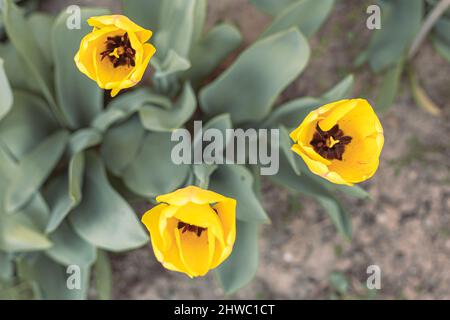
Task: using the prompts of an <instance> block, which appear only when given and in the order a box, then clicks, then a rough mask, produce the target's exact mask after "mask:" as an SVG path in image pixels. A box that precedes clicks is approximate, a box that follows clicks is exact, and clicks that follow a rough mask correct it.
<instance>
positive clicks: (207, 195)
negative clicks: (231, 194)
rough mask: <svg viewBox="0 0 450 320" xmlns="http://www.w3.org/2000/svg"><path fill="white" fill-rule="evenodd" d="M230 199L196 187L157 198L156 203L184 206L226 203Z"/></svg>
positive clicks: (189, 187)
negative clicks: (191, 203)
mask: <svg viewBox="0 0 450 320" xmlns="http://www.w3.org/2000/svg"><path fill="white" fill-rule="evenodd" d="M226 199H228V198H226V197H224V196H222V195H220V194H218V193H215V192H213V191H210V190H204V189H201V188H199V187H196V186H188V187H185V188H182V189H178V190H176V191H174V192H171V193H167V194H164V195H160V196H158V197H156V201H158V202H165V203H168V204H173V205H176V206H183V205H185V204H186V203H188V202H193V203H196V204H209V203H215V202H219V201H224V200H226Z"/></svg>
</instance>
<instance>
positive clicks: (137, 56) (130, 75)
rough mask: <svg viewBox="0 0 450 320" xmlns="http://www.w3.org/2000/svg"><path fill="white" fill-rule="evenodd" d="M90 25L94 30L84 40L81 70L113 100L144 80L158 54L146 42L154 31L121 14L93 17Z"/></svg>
mask: <svg viewBox="0 0 450 320" xmlns="http://www.w3.org/2000/svg"><path fill="white" fill-rule="evenodd" d="M88 24H89V25H90V26H92V27H94V29H93V30H92V32H91V33H89V34H88V35H86V36H85V37H84V38H83V39H82V40H81V44H80V49H79V51H78V53H77V54H76V55H75V63H76V65H77V67H78V69H79V70H80V71H81V72H82V73H84V74H85V75H87V76H88V77H89V78H91V79H92V80H94V81H96V82H97V84H98V86H99V87H100V88H102V89H107V90H111V96H112V97H114V96H116V95H117V94H118V93H119V91H120V90H122V89H126V88H131V87H133V86H135V85H136V84H137V83H138V82H139V81H141V79H142V76H143V75H144V72H145V69H146V68H147V65H148V63H149V62H150V58H151V57H152V56H153V54H154V53H155V52H156V49H155V47H153V45H151V44H150V43H146V42H147V41H148V40H149V39H150V37H151V36H152V32H151V31H150V30H146V29H144V28H142V27H140V26H138V25H137V24H135V23H134V22H133V21H131V20H130V19H128V18H127V17H125V16H121V15H111V16H98V17H91V18H89V19H88Z"/></svg>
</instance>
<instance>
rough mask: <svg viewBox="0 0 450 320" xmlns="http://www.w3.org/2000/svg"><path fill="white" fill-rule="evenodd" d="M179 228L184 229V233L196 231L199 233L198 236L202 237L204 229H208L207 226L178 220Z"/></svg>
mask: <svg viewBox="0 0 450 320" xmlns="http://www.w3.org/2000/svg"><path fill="white" fill-rule="evenodd" d="M177 228H178V229H183V230H181V232H182V233H185V232H186V231H190V232H194V233H196V234H197V237H200V236H201V235H202V232H203V231H206V228H202V227H197V226H194V225H192V224H188V223H185V222H182V221H179V222H178V226H177Z"/></svg>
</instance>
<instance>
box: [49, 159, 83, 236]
mask: <svg viewBox="0 0 450 320" xmlns="http://www.w3.org/2000/svg"><path fill="white" fill-rule="evenodd" d="M81 154H82V153H81ZM80 194H81V192H80ZM45 196H46V199H47V201H48V204H49V206H50V208H51V213H50V219H49V221H48V224H47V226H46V229H45V231H46V232H48V233H50V232H54V231H55V230H56V229H57V228H58V227H59V226H60V225H61V223H62V222H63V221H64V219H65V218H66V217H67V215H68V214H69V212H70V211H71V210H72V209H73V208H74V207H76V206H77V205H78V204H79V203H80V200H81V196H80V197H79V198H74V197H71V196H70V194H69V178H68V174H67V173H66V174H62V175H59V176H57V177H55V178H53V179H52V180H50V182H49V183H48V187H47V188H46V192H45Z"/></svg>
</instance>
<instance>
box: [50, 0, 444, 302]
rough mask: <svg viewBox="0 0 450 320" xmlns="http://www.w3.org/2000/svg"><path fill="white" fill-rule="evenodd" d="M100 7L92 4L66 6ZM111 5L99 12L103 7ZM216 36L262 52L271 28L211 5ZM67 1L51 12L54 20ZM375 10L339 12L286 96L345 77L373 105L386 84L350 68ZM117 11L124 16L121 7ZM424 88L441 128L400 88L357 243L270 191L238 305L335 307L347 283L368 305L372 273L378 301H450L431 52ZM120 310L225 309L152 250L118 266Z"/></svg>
mask: <svg viewBox="0 0 450 320" xmlns="http://www.w3.org/2000/svg"><path fill="white" fill-rule="evenodd" d="M69 2H70V3H75V2H77V3H87V4H94V1H69ZM111 3H112V1H95V5H104V4H111ZM209 3H210V8H209V11H210V12H209V17H208V24H209V25H212V24H213V22H215V21H219V20H226V21H229V22H233V23H235V24H236V25H238V26H239V27H240V29H241V30H242V32H243V34H244V38H245V43H246V44H248V43H250V42H251V41H252V40H254V39H255V38H256V37H257V36H258V34H259V32H260V31H261V30H263V27H264V25H266V24H267V23H268V22H269V21H270V19H269V18H268V17H267V16H266V15H264V14H262V13H260V12H258V11H257V10H256V9H255V8H253V7H251V6H250V5H249V4H248V3H247V2H246V1H245V0H227V1H219V0H210V1H209ZM66 4H67V2H66V1H60V0H59V1H45V2H44V7H45V8H47V9H50V10H52V11H58V10H59V9H61V8H64V6H65V5H66ZM369 4H370V1H360V0H347V1H337V4H336V7H335V9H334V11H333V13H332V16H331V17H330V19H329V20H328V21H327V23H326V24H325V26H323V27H322V29H321V31H320V32H319V33H318V34H317V35H316V36H315V37H314V38H313V39H312V41H311V46H312V49H313V55H312V59H311V62H310V64H309V66H308V68H307V70H306V71H305V72H304V74H303V75H302V76H301V77H300V78H299V80H297V81H296V82H295V83H294V84H293V85H291V86H290V87H289V88H288V90H287V91H286V93H285V96H286V97H289V98H294V97H300V96H305V95H313V96H314V95H318V94H320V93H321V92H323V91H324V90H325V89H326V88H328V87H330V86H332V85H333V84H334V83H336V82H338V81H339V79H341V78H342V77H343V76H345V74H346V73H348V72H353V71H355V72H356V76H357V78H356V79H357V81H356V88H355V92H354V93H355V96H363V97H368V98H372V100H373V98H374V97H376V92H374V91H373V90H372V88H373V87H374V83H376V82H377V81H378V80H377V79H376V77H375V76H374V75H373V74H371V73H370V72H369V71H368V70H366V69H365V68H362V69H359V70H354V68H353V62H354V59H355V58H356V56H357V55H358V53H359V52H360V50H361V49H363V48H364V47H365V46H366V44H367V41H368V40H369V37H370V31H369V30H367V29H366V28H365V26H364V25H365V19H366V14H365V9H366V8H367V6H368V5H369ZM116 8H117V7H116ZM414 65H415V66H416V67H417V69H418V72H419V76H420V79H421V81H422V83H423V85H424V87H425V88H426V89H427V90H428V92H429V94H430V95H431V96H432V98H433V99H434V101H435V102H437V103H438V104H439V105H440V107H441V108H442V110H443V116H441V117H434V116H432V115H430V114H428V113H426V112H425V111H423V110H422V109H420V108H418V107H417V106H416V105H415V103H414V102H413V100H412V98H411V96H410V94H409V90H408V88H407V81H406V79H405V80H404V81H403V86H402V89H401V94H400V96H399V98H398V99H397V101H396V105H395V106H393V107H392V108H391V109H390V110H389V111H388V112H387V113H386V114H384V115H383V116H382V117H381V120H382V124H383V127H384V131H385V138H386V142H385V148H384V151H383V155H382V159H381V165H380V168H379V170H378V172H377V174H376V176H375V177H374V178H373V179H371V180H370V181H368V182H366V183H364V184H363V187H364V188H365V189H366V190H368V191H369V193H370V194H371V196H372V200H364V201H363V200H354V199H344V200H345V201H344V202H345V204H346V206H347V207H348V208H349V211H350V212H351V214H352V217H353V229H354V237H353V240H352V241H351V242H346V241H344V240H342V238H340V237H339V236H338V235H337V233H336V230H335V228H334V227H333V225H332V223H331V221H330V220H329V219H328V217H327V216H326V214H325V213H324V212H323V210H322V209H321V208H320V207H319V206H317V205H316V204H315V203H314V202H313V201H312V200H310V199H307V198H303V197H292V196H289V195H288V193H287V192H286V191H284V190H283V189H280V188H277V187H274V186H272V185H271V184H269V183H265V184H264V193H263V194H264V205H265V208H266V209H267V211H268V213H269V215H270V217H271V218H272V224H271V225H269V226H265V227H264V228H263V230H261V233H262V237H261V241H260V266H259V271H258V274H257V276H256V278H255V279H254V280H253V282H252V283H251V284H249V285H248V286H246V287H245V288H243V289H241V290H240V291H238V292H237V293H236V294H234V295H233V296H231V298H238V299H240V298H247V299H254V298H257V299H259V298H266V299H272V298H274V299H283V298H286V299H328V298H333V297H336V295H335V293H336V292H335V289H334V288H333V286H332V285H331V284H330V281H329V277H330V274H332V273H333V272H335V271H337V272H340V274H342V275H344V276H345V278H346V279H347V280H348V282H349V286H350V289H349V291H348V294H346V295H343V296H340V298H361V299H364V298H367V297H368V294H367V292H366V290H365V289H364V288H363V285H364V284H365V281H366V279H367V274H366V269H367V267H368V266H369V265H372V264H376V265H379V266H380V267H381V270H382V280H381V285H382V288H381V290H378V291H377V292H376V296H375V297H376V298H379V299H402V298H406V299H450V274H449V273H448V270H449V269H450V224H449V222H450V183H449V182H450V170H449V168H450V160H449V159H450V144H449V139H448V137H449V135H450V125H449V124H448V123H449V122H448V119H449V114H450V112H449V110H450V107H449V104H450V92H449V90H448V88H449V85H450V65H449V64H448V63H446V62H445V61H444V60H443V59H441V58H440V57H439V56H438V55H437V54H436V53H435V52H434V50H433V49H432V48H431V46H430V45H429V44H428V43H426V44H425V45H424V47H423V48H421V50H420V52H419V54H418V56H417V58H416V59H415V61H414ZM113 270H114V298H120V299H182V298H188V299H214V298H217V299H222V298H227V297H225V296H224V294H223V292H222V290H221V289H220V288H219V287H218V284H217V282H216V281H215V279H213V276H212V275H208V276H206V277H204V278H199V279H194V280H191V279H189V278H187V277H186V276H184V275H181V274H177V273H173V272H169V271H166V270H164V269H163V268H162V267H161V266H160V265H159V263H157V262H156V261H155V258H154V256H153V253H152V251H151V248H150V246H148V247H146V248H143V249H140V250H136V251H134V252H130V253H126V254H117V255H114V256H113Z"/></svg>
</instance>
